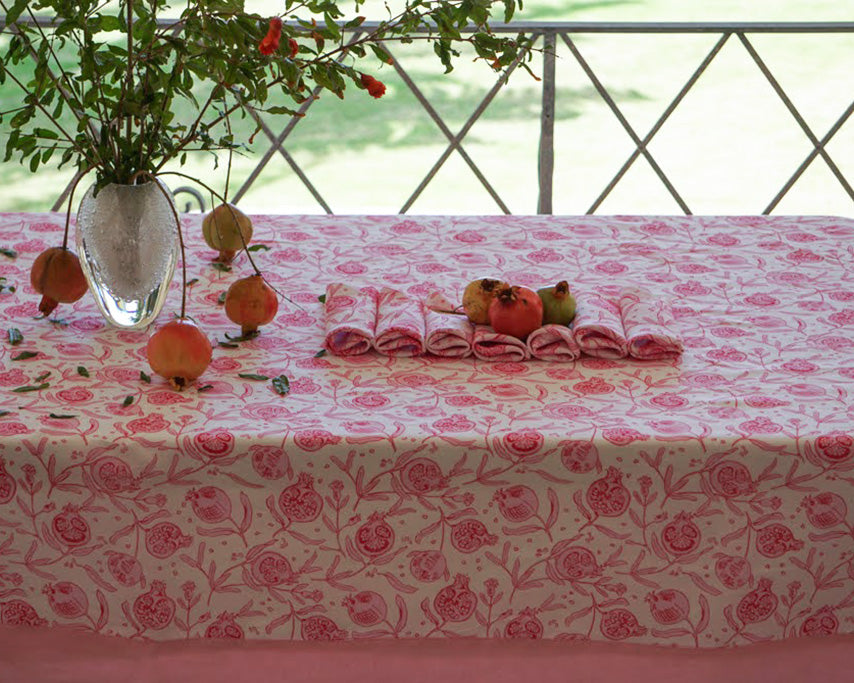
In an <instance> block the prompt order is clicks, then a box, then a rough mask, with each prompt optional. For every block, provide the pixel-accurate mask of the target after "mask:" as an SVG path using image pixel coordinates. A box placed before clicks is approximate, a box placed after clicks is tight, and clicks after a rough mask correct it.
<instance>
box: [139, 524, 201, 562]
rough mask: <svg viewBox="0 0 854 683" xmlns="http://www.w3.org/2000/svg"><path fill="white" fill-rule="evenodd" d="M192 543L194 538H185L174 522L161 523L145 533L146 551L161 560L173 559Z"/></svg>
mask: <svg viewBox="0 0 854 683" xmlns="http://www.w3.org/2000/svg"><path fill="white" fill-rule="evenodd" d="M192 542H193V539H192V537H190V536H185V535H184V534H183V533H182V532H181V529H180V527H178V526H177V525H175V524H173V523H172V522H159V523H158V524H155V525H154V526H153V527H151V528H150V529H148V530H147V531H146V532H145V549H146V550H148V552H149V553H151V554H152V555H153V556H154V557H156V558H158V559H160V560H165V559H166V558H167V557H171V556H172V555H174V554H175V552H177V550H178V549H179V548H187V547H188V546H189V545H190V544H191V543H192Z"/></svg>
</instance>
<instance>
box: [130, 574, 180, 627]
mask: <svg viewBox="0 0 854 683" xmlns="http://www.w3.org/2000/svg"><path fill="white" fill-rule="evenodd" d="M133 614H134V616H135V617H136V619H137V621H138V622H139V623H140V624H141V625H142V626H143V627H144V628H149V629H151V630H152V631H160V630H161V629H164V628H166V627H167V626H169V624H170V623H171V622H172V618H173V617H174V616H175V601H174V600H173V599H172V598H170V597H169V596H168V595H166V584H165V583H163V582H162V581H152V582H151V588H150V589H149V591H148V592H147V593H143V594H142V595H140V596H138V597H137V599H136V600H134V601H133Z"/></svg>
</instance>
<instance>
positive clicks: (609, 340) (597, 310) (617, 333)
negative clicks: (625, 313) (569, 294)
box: [572, 285, 629, 358]
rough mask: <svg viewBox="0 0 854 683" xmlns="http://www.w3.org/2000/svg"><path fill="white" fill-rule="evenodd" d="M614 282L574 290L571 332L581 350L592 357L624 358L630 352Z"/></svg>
mask: <svg viewBox="0 0 854 683" xmlns="http://www.w3.org/2000/svg"><path fill="white" fill-rule="evenodd" d="M613 289H614V287H613V286H609V285H605V286H601V287H597V288H595V289H590V290H582V291H580V292H578V293H577V295H576V301H577V308H576V311H575V319H574V320H573V321H572V332H573V336H574V337H575V342H576V343H577V344H578V348H579V349H581V353H583V354H586V355H588V356H593V357H595V358H625V357H626V355H627V354H628V352H629V349H628V343H627V342H626V332H625V329H624V328H623V320H622V317H621V315H620V308H619V306H618V305H617V303H616V302H615V301H614V300H613V299H614V298H616V296H617V294H616V293H615V292H613V291H611V290H613Z"/></svg>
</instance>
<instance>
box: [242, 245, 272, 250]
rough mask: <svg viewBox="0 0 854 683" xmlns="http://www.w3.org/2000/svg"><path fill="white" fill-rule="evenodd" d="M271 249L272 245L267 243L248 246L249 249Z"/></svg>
mask: <svg viewBox="0 0 854 683" xmlns="http://www.w3.org/2000/svg"><path fill="white" fill-rule="evenodd" d="M262 250H263V251H270V247H268V246H267V245H266V244H253V245H252V246H251V247H248V248H247V251H262Z"/></svg>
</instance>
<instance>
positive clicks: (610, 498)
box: [587, 467, 631, 517]
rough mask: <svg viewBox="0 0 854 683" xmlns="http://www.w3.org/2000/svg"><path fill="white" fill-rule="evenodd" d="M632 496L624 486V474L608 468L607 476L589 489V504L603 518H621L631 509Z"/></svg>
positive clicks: (613, 468) (614, 468)
mask: <svg viewBox="0 0 854 683" xmlns="http://www.w3.org/2000/svg"><path fill="white" fill-rule="evenodd" d="M630 499H631V496H630V494H629V490H628V489H627V488H626V487H625V486H623V473H622V472H620V470H618V469H617V468H616V467H608V470H607V471H606V472H605V476H604V477H602V478H601V479H597V480H596V481H594V482H593V483H592V484H590V487H589V488H588V489H587V504H588V505H589V506H590V507H591V508H593V511H594V512H596V513H598V514H600V515H602V516H603V517H619V516H620V515H622V514H623V513H624V512H625V511H626V510H627V509H628V507H629V501H630Z"/></svg>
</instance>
